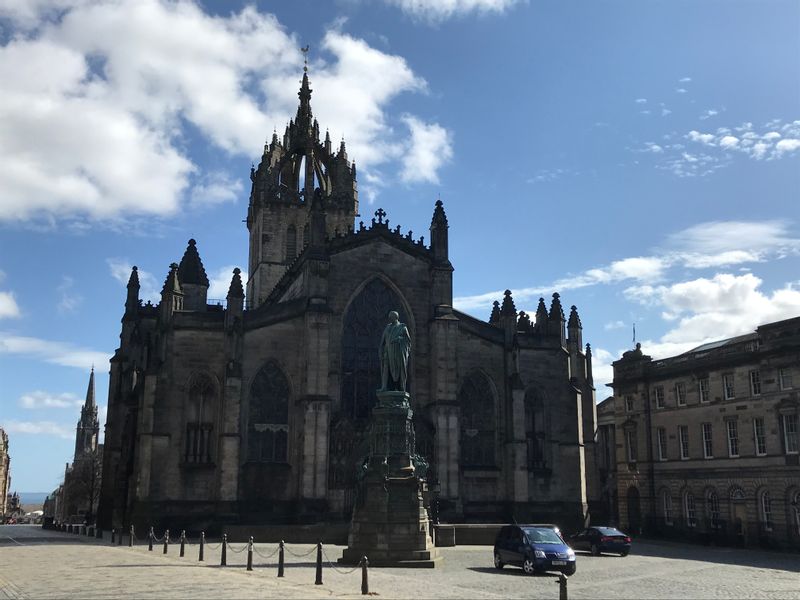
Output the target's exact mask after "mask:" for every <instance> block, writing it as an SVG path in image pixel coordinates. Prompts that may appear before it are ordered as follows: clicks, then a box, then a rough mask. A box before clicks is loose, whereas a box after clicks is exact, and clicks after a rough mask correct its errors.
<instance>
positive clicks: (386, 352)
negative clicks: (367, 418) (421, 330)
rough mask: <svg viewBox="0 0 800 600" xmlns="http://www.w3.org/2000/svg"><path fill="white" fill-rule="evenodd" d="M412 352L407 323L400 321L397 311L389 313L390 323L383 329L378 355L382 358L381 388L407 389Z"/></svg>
mask: <svg viewBox="0 0 800 600" xmlns="http://www.w3.org/2000/svg"><path fill="white" fill-rule="evenodd" d="M410 353H411V336H410V335H409V334H408V328H407V327H406V326H405V323H401V322H400V315H398V314H397V312H396V311H391V312H390V313H389V324H388V325H387V326H386V329H384V330H383V335H382V336H381V344H380V346H379V347H378V355H379V356H380V359H381V389H380V390H378V391H380V392H385V391H389V390H397V391H401V392H405V391H406V380H407V379H408V356H409V354H410Z"/></svg>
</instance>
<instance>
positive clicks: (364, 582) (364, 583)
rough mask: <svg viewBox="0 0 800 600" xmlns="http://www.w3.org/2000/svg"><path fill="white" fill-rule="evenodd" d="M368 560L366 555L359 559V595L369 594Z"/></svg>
mask: <svg viewBox="0 0 800 600" xmlns="http://www.w3.org/2000/svg"><path fill="white" fill-rule="evenodd" d="M368 569H369V561H368V560H367V557H366V556H365V557H364V558H362V559H361V595H362V596H366V595H368V594H369V575H368V573H367V571H368Z"/></svg>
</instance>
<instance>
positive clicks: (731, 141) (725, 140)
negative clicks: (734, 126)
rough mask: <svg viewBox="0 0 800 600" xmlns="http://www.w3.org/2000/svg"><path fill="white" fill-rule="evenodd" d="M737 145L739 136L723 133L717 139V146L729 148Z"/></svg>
mask: <svg viewBox="0 0 800 600" xmlns="http://www.w3.org/2000/svg"><path fill="white" fill-rule="evenodd" d="M738 145H739V138H737V137H736V136H733V135H725V136H722V138H721V139H720V140H719V147H720V148H724V149H726V150H731V149H733V148H736V146H738Z"/></svg>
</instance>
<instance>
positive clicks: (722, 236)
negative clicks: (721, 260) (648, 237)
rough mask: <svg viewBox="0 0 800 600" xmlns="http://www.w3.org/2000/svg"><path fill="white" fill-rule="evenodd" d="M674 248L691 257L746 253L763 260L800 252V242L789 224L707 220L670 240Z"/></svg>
mask: <svg viewBox="0 0 800 600" xmlns="http://www.w3.org/2000/svg"><path fill="white" fill-rule="evenodd" d="M667 245H668V247H670V248H671V249H673V250H675V251H677V252H679V253H681V254H682V255H685V256H689V257H695V258H696V257H697V256H700V255H703V256H708V257H712V258H713V257H715V256H722V255H729V253H731V252H744V253H746V254H747V255H749V256H754V257H756V260H761V259H762V258H764V257H765V256H766V255H767V254H771V255H777V256H783V255H785V254H787V253H790V252H792V253H794V252H798V251H800V239H799V238H797V237H795V236H793V235H792V233H791V232H790V231H789V223H788V222H786V221H780V220H772V221H708V222H705V223H698V224H697V225H692V226H691V227H687V228H686V229H683V230H681V231H679V232H676V233H673V234H670V235H669V236H668V237H667Z"/></svg>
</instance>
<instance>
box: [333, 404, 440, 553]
mask: <svg viewBox="0 0 800 600" xmlns="http://www.w3.org/2000/svg"><path fill="white" fill-rule="evenodd" d="M377 396H378V403H377V405H376V406H375V408H373V409H372V420H371V424H370V437H369V441H370V450H369V456H368V457H367V460H366V462H365V465H364V467H363V470H362V472H361V473H359V478H360V481H359V486H358V498H357V501H356V506H355V508H354V509H353V519H352V521H351V523H350V535H349V536H348V540H347V549H346V550H345V551H344V553H343V555H342V558H341V559H339V562H341V563H345V564H357V563H358V562H359V561H360V560H361V557H362V556H366V557H367V558H369V564H370V565H373V566H376V567H381V566H382V567H435V566H436V563H437V562H439V561H440V560H441V557H440V556H439V555H438V552H437V550H436V548H435V547H434V546H433V543H432V540H431V536H430V523H429V521H428V513H427V511H426V510H425V506H424V504H423V500H422V492H423V489H424V486H425V481H424V478H425V476H426V472H427V465H426V464H425V462H424V461H422V460H421V459H419V457H417V455H416V449H415V442H414V428H413V424H412V420H411V419H412V416H413V414H414V413H413V411H412V410H411V403H410V399H411V397H410V395H409V394H408V393H407V392H401V391H378V392H377Z"/></svg>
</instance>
